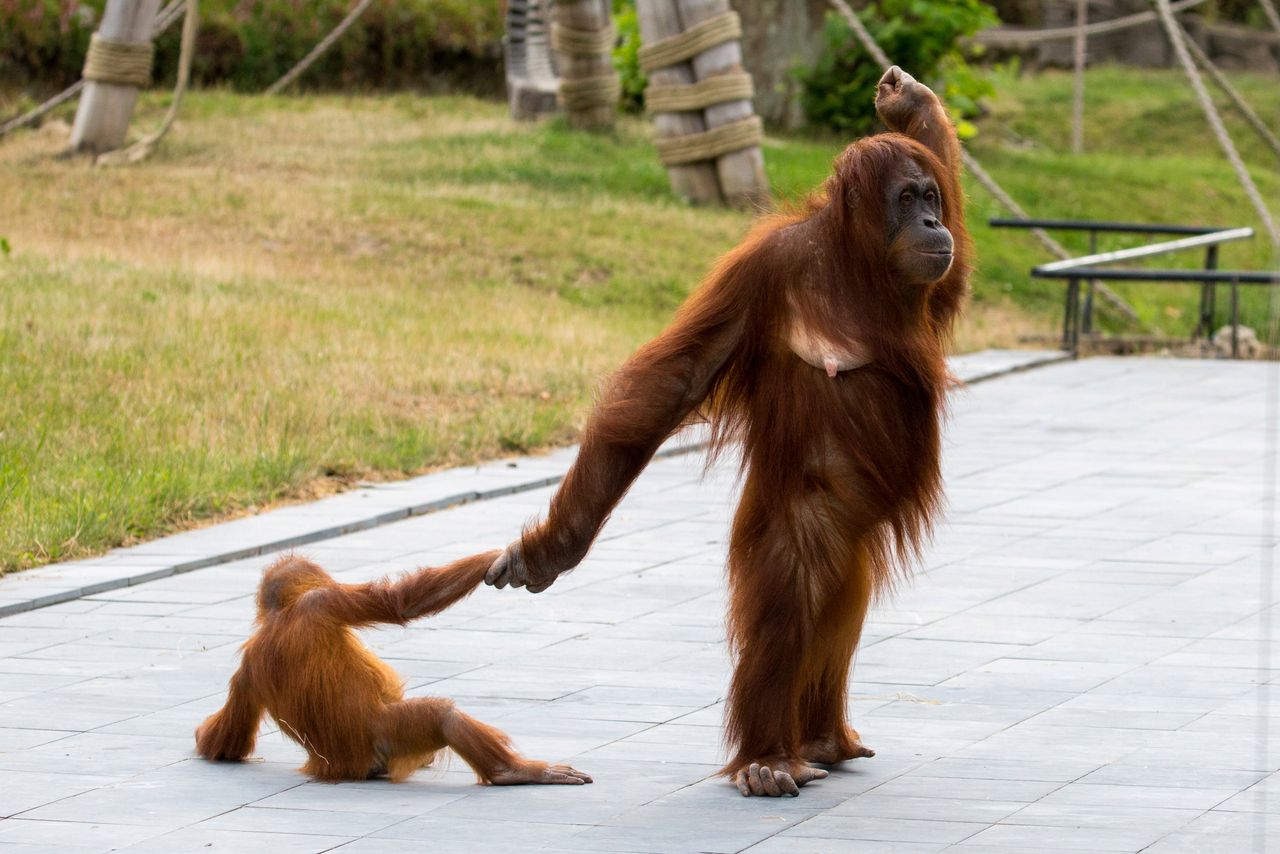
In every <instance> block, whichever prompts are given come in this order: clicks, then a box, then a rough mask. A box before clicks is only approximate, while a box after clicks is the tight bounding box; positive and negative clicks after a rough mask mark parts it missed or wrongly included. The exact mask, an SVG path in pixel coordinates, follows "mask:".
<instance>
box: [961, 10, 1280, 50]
mask: <svg viewBox="0 0 1280 854" xmlns="http://www.w3.org/2000/svg"><path fill="white" fill-rule="evenodd" d="M1204 2H1206V0H1178V2H1177V3H1174V4H1173V11H1175V12H1182V11H1185V10H1187V9H1190V8H1192V7H1193V6H1199V5H1200V4H1202V3H1204ZM1263 2H1264V3H1265V2H1270V0H1263ZM1155 19H1156V13H1155V12H1138V13H1136V14H1133V15H1125V16H1124V17H1121V18H1112V19H1111V20H1110V21H1101V22H1099V23H1096V24H1090V25H1089V26H1088V27H1086V28H1085V34H1086V35H1090V36H1101V35H1105V34H1107V33H1118V32H1120V31H1121V30H1128V29H1131V28H1133V27H1137V26H1141V25H1142V24H1149V23H1151V22H1152V21H1154V20H1155ZM1075 34H1076V28H1075V27H1054V28H1052V29H1047V30H1009V29H1003V28H992V29H990V30H983V31H982V32H980V33H978V34H977V35H975V36H974V37H973V38H972V39H971V41H974V42H977V43H978V44H984V45H1010V44H1012V45H1033V44H1039V43H1040V42H1052V41H1062V40H1065V39H1069V38H1073V37H1074V36H1075Z"/></svg>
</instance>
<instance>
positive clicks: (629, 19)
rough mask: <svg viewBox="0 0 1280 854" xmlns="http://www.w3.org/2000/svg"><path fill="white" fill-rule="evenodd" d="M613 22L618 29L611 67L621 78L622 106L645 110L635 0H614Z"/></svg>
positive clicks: (644, 85)
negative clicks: (616, 70)
mask: <svg viewBox="0 0 1280 854" xmlns="http://www.w3.org/2000/svg"><path fill="white" fill-rule="evenodd" d="M613 21H614V24H615V25H616V26H617V28H618V45H617V47H615V48H614V49H613V67H614V68H616V69H618V76H619V77H620V78H621V79H622V101H621V107H622V109H624V110H626V111H627V112H629V113H640V112H644V90H645V87H646V86H647V85H648V84H649V80H648V78H646V77H645V74H644V70H643V69H641V68H640V19H639V18H638V17H636V3H635V0H613Z"/></svg>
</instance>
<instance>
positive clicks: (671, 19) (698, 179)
mask: <svg viewBox="0 0 1280 854" xmlns="http://www.w3.org/2000/svg"><path fill="white" fill-rule="evenodd" d="M636 13H637V15H638V17H639V19H640V38H641V40H642V41H643V42H644V43H646V44H653V43H655V42H659V41H662V40H663V39H665V38H670V37H671V36H676V35H679V34H680V33H682V32H684V29H685V28H684V26H683V25H682V24H681V22H680V14H679V12H678V11H677V9H676V0H640V2H638V3H637V4H636ZM649 82H650V83H685V84H687V83H692V82H694V76H693V68H692V67H691V66H690V65H689V63H687V62H681V63H679V64H678V65H671V66H667V67H666V68H659V69H657V70H655V71H652V72H650V73H649ZM653 126H654V129H655V130H656V131H657V132H658V136H685V135H687V134H691V133H701V132H703V131H705V130H706V129H707V125H706V122H705V121H703V117H702V113H700V112H674V113H657V114H656V115H655V116H654V117H653ZM667 176H668V178H669V179H670V181H671V189H672V190H673V191H675V193H676V195H678V196H680V197H681V198H683V199H688V200H689V201H691V202H694V203H696V204H704V205H705V204H715V203H717V202H719V201H721V196H720V180H719V178H718V177H717V175H716V167H715V164H714V163H711V162H703V163H687V164H682V165H678V166H670V167H668V168H667Z"/></svg>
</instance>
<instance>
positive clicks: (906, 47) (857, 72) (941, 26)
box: [798, 0, 998, 136]
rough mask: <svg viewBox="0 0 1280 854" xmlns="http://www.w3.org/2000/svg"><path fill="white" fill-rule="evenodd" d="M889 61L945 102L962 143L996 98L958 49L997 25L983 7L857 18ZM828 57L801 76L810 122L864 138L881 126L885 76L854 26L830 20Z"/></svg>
mask: <svg viewBox="0 0 1280 854" xmlns="http://www.w3.org/2000/svg"><path fill="white" fill-rule="evenodd" d="M858 16H859V18H861V20H862V22H863V24H865V25H866V27H867V30H868V31H870V33H871V37H872V38H874V39H875V40H876V42H877V43H878V44H879V45H880V46H881V47H882V48H884V52H885V53H886V54H888V55H889V57H890V59H892V60H893V61H894V62H896V63H897V64H898V65H901V66H902V67H903V68H904V69H906V70H907V71H908V72H909V73H910V74H912V75H913V76H914V77H916V78H917V79H918V80H920V81H921V82H924V83H927V84H928V85H929V86H930V87H932V88H933V89H934V91H937V92H940V93H941V94H942V95H943V100H944V101H946V103H947V106H948V108H949V109H950V110H951V112H952V116H953V118H955V119H956V123H957V127H958V128H959V130H960V132H961V135H962V136H972V135H973V134H974V133H975V130H974V128H973V125H972V124H970V123H969V122H967V121H964V119H965V118H972V117H974V116H975V115H977V114H978V111H979V108H980V106H979V101H980V100H981V99H982V98H983V97H984V96H987V95H990V94H992V93H993V91H994V90H993V89H992V87H991V84H990V82H989V81H988V80H987V79H986V78H985V77H983V76H982V75H981V74H980V73H979V72H978V71H976V70H975V69H973V68H972V67H971V66H970V65H969V64H968V63H967V62H965V59H964V56H963V55H962V54H961V52H960V49H959V42H960V39H961V38H963V37H965V36H968V35H972V34H973V33H975V32H977V31H978V30H980V29H983V28H984V27H988V26H993V25H995V24H996V23H998V21H997V20H996V16H995V13H994V12H993V11H992V10H991V7H990V6H988V5H987V4H986V3H984V2H982V0H877V2H875V3H872V4H871V5H869V6H867V8H865V9H863V10H862V11H860V12H859V13H858ZM823 42H824V50H823V53H822V56H821V57H820V58H819V59H818V61H817V63H816V64H815V65H813V66H812V67H810V68H805V69H801V70H799V72H798V76H799V80H800V83H801V86H802V87H803V92H802V95H801V97H802V103H803V106H804V110H805V114H806V115H807V116H808V117H809V120H810V121H812V122H814V123H815V124H819V125H823V126H825V127H829V128H832V129H834V130H838V131H841V132H843V133H853V134H864V133H867V132H869V131H871V130H872V129H873V128H874V127H875V125H876V112H875V103H874V101H873V94H874V92H875V85H876V81H878V80H879V79H880V75H881V73H882V69H881V68H880V67H879V66H878V65H876V63H875V61H874V60H873V59H871V57H869V56H868V55H867V53H866V51H864V50H863V49H862V45H860V44H859V43H858V41H857V39H856V38H855V37H854V35H853V31H852V30H851V29H850V27H849V25H848V23H846V22H845V20H844V19H843V18H842V17H840V16H839V15H837V14H835V13H830V14H828V15H827V20H826V25H825V27H824V29H823Z"/></svg>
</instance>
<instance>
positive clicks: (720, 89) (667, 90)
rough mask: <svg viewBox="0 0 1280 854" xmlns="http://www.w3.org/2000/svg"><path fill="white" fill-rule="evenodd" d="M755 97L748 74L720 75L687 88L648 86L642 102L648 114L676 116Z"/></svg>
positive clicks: (671, 85)
mask: <svg viewBox="0 0 1280 854" xmlns="http://www.w3.org/2000/svg"><path fill="white" fill-rule="evenodd" d="M755 94H756V90H755V85H754V84H753V83H752V82H751V75H750V74H721V75H719V76H717V77H708V78H707V79H706V80H699V81H698V82H697V83H690V84H687V85H680V84H676V83H666V84H651V85H650V86H649V88H648V89H646V90H645V93H644V103H645V107H646V108H647V109H648V110H649V112H651V113H676V112H680V111H681V110H701V109H704V108H706V107H710V106H711V105H712V104H721V103H724V102H725V101H740V100H748V101H749V100H751V99H752V98H754V97H755Z"/></svg>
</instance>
